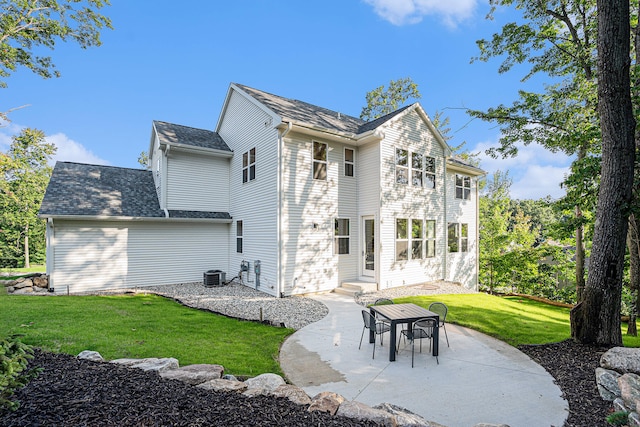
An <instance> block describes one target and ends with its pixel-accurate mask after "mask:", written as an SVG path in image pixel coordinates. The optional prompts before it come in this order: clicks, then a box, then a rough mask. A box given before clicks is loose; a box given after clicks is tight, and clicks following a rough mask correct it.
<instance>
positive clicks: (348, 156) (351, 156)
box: [344, 148, 355, 176]
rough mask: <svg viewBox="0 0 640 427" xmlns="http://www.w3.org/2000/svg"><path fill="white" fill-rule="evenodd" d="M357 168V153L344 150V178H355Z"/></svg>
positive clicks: (348, 149) (349, 149) (347, 149)
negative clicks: (354, 173)
mask: <svg viewBox="0 0 640 427" xmlns="http://www.w3.org/2000/svg"><path fill="white" fill-rule="evenodd" d="M354 166H355V151H353V150H352V149H351V148H345V149H344V176H353V169H354Z"/></svg>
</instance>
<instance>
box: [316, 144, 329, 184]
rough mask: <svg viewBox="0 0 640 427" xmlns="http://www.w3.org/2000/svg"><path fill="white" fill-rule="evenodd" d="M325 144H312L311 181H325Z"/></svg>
mask: <svg viewBox="0 0 640 427" xmlns="http://www.w3.org/2000/svg"><path fill="white" fill-rule="evenodd" d="M327 148H328V147H327V144H325V143H323V142H316V141H314V142H313V179H319V180H322V181H326V180H327V163H328V162H327V151H328V150H327Z"/></svg>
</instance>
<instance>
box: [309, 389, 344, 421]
mask: <svg viewBox="0 0 640 427" xmlns="http://www.w3.org/2000/svg"><path fill="white" fill-rule="evenodd" d="M344 401H345V399H344V397H342V396H340V395H339V394H338V393H333V392H330V391H323V392H321V393H318V394H316V395H315V396H314V397H313V398H312V399H311V405H309V409H308V411H309V412H313V411H320V412H328V413H329V414H331V415H335V414H336V412H337V411H338V408H339V407H340V405H341V404H342V402H344Z"/></svg>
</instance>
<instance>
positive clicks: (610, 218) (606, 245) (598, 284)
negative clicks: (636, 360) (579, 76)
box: [571, 0, 635, 345]
mask: <svg viewBox="0 0 640 427" xmlns="http://www.w3.org/2000/svg"><path fill="white" fill-rule="evenodd" d="M597 7H598V71H599V75H598V83H599V84H598V112H599V114H600V126H601V129H602V169H601V170H602V172H601V182H600V190H599V192H598V205H597V208H596V222H595V228H594V236H593V249H592V251H591V258H590V262H589V277H588V278H587V284H586V287H585V290H584V294H583V299H582V301H580V302H579V303H578V305H576V306H575V307H574V308H573V309H572V310H571V336H572V337H573V338H574V339H576V340H577V341H579V342H582V343H592V344H598V345H622V333H621V331H620V298H621V294H622V273H623V269H624V254H625V247H626V236H627V227H628V222H627V217H628V214H629V212H628V209H629V206H630V202H631V190H632V185H633V167H634V161H635V141H634V133H635V120H634V116H633V109H632V105H631V91H630V88H631V81H630V76H629V65H630V58H629V53H630V52H629V40H630V24H629V0H598V2H597Z"/></svg>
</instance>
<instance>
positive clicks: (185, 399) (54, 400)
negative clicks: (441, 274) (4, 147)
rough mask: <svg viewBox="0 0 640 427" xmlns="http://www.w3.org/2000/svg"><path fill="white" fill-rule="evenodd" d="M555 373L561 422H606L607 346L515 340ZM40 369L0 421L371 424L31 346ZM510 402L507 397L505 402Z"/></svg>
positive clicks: (585, 425)
mask: <svg viewBox="0 0 640 427" xmlns="http://www.w3.org/2000/svg"><path fill="white" fill-rule="evenodd" d="M519 349H520V350H521V351H522V352H524V353H525V354H527V355H529V357H531V358H532V359H533V360H535V361H536V362H537V363H539V364H540V365H541V366H543V367H544V368H545V369H546V370H547V371H548V372H549V373H550V374H551V375H552V376H553V377H554V378H555V379H556V382H557V384H558V386H559V387H560V389H561V390H562V392H563V395H564V398H565V399H566V400H567V401H568V402H569V412H570V413H569V417H568V419H567V421H566V423H565V427H600V426H603V427H604V426H607V425H608V424H607V423H606V421H605V417H606V416H607V415H608V414H609V413H610V411H611V405H610V403H608V402H605V401H603V400H602V399H601V398H600V395H599V394H598V390H597V386H596V382H595V369H596V367H598V366H599V363H600V356H602V354H603V353H604V352H605V351H606V350H607V348H602V347H592V346H585V345H581V344H578V343H575V342H573V341H571V340H567V341H563V342H560V343H554V344H545V345H531V346H529V345H527V346H520V347H519ZM31 365H32V366H40V367H42V368H43V369H44V370H43V372H42V373H41V374H40V375H39V376H38V378H36V379H34V380H33V381H31V383H29V385H27V386H26V387H25V388H23V389H22V390H19V391H18V392H16V394H15V395H14V397H15V399H17V400H18V401H20V403H21V406H20V408H19V409H18V410H17V411H15V412H8V411H4V412H2V410H0V425H2V426H7V427H9V426H45V425H46V426H169V425H170V426H221V425H224V426H255V425H259V426H284V427H286V426H375V425H376V424H375V423H368V422H364V421H356V420H353V419H350V418H344V417H336V416H331V415H329V414H326V413H320V412H307V411H306V409H305V407H303V406H299V405H296V404H294V403H292V402H290V401H289V400H287V399H281V398H273V397H266V396H257V397H252V398H247V397H245V396H242V395H240V394H236V393H217V392H212V391H206V390H201V389H198V388H196V387H193V386H189V385H186V384H184V383H182V382H180V381H175V380H165V379H162V378H160V377H159V376H158V375H157V374H156V373H154V372H144V371H142V370H140V369H132V368H127V367H123V366H119V365H113V364H110V363H95V362H90V361H86V360H78V359H77V358H75V357H73V356H69V355H64V354H52V353H46V352H40V351H36V353H35V358H34V359H33V360H32V362H31ZM505 404H506V405H508V402H505Z"/></svg>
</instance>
